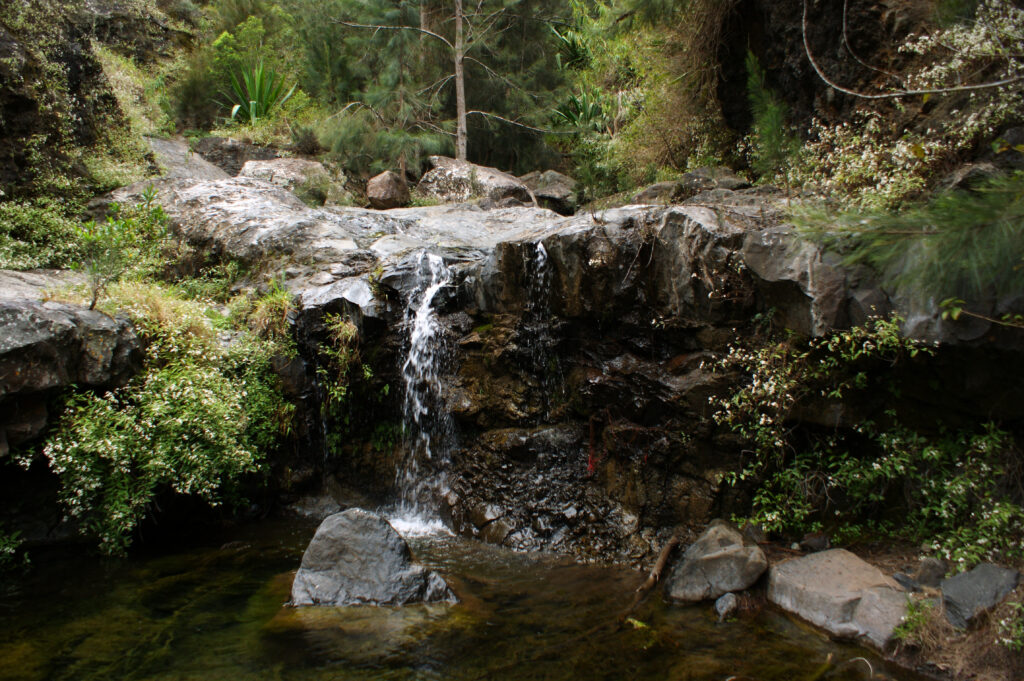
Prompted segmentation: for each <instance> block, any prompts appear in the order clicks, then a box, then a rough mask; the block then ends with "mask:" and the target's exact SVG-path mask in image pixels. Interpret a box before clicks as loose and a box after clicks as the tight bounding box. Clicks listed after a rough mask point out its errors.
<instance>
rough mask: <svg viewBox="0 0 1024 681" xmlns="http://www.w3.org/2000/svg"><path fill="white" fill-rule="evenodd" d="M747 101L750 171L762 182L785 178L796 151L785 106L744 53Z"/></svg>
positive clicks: (756, 64) (753, 60)
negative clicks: (751, 121) (750, 118)
mask: <svg viewBox="0 0 1024 681" xmlns="http://www.w3.org/2000/svg"><path fill="white" fill-rule="evenodd" d="M747 98H748V99H749V100H750V109H751V112H752V113H753V115H754V124H753V130H752V132H751V135H750V142H751V143H750V157H751V158H750V165H751V167H753V169H754V170H755V171H756V172H757V173H758V174H759V175H761V176H762V177H764V178H769V179H770V178H773V177H776V176H777V175H779V174H782V175H785V176H787V178H788V168H789V165H790V159H791V158H792V156H793V155H794V154H795V153H796V151H797V149H798V148H799V140H797V139H796V137H795V136H794V135H792V134H791V133H790V132H789V130H788V129H787V125H786V105H785V104H784V103H783V102H782V99H780V98H779V96H778V95H777V94H776V93H775V92H773V91H772V90H770V89H768V86H767V84H766V82H765V73H764V69H762V68H761V64H760V63H759V62H758V61H757V57H755V56H754V53H753V52H751V51H750V50H747ZM788 183H789V182H788V179H787V180H786V184H788Z"/></svg>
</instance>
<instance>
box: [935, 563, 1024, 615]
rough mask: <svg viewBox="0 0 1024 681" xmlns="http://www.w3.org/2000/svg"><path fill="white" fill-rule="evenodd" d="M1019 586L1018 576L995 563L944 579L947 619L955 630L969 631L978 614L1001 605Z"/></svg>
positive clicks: (983, 564)
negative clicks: (969, 626)
mask: <svg viewBox="0 0 1024 681" xmlns="http://www.w3.org/2000/svg"><path fill="white" fill-rule="evenodd" d="M1019 583H1020V573H1019V572H1017V571H1016V570H1013V569H1011V568H1004V567H999V566H998V565H993V564H992V563H982V564H981V565H979V566H977V567H976V568H974V569H973V570H971V571H970V572H962V573H960V574H958V575H955V576H953V577H950V578H949V579H944V580H942V585H941V589H942V605H943V607H944V609H945V611H946V619H948V620H949V623H950V624H952V625H953V626H954V627H957V628H958V629H966V628H967V625H968V624H970V622H971V621H972V620H973V619H974V618H975V617H977V616H978V615H979V614H981V613H983V612H985V611H987V610H989V609H990V608H994V607H995V606H997V605H999V604H1000V603H1002V602H1003V599H1004V598H1006V597H1007V596H1008V595H1009V594H1010V592H1011V591H1013V590H1014V589H1016V588H1017V584H1019Z"/></svg>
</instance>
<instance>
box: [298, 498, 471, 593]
mask: <svg viewBox="0 0 1024 681" xmlns="http://www.w3.org/2000/svg"><path fill="white" fill-rule="evenodd" d="M455 600H456V599H455V595H454V594H453V593H452V591H451V589H449V588H448V585H447V584H446V583H445V581H444V579H443V578H442V577H441V576H440V575H439V574H437V573H436V572H433V571H430V570H427V569H425V568H423V567H421V566H418V565H414V564H413V562H412V554H411V553H410V551H409V546H408V545H407V544H406V543H405V540H404V539H402V537H400V536H399V534H398V533H397V532H395V530H394V528H392V527H391V525H390V524H389V523H388V521H387V520H385V519H384V518H382V517H380V516H379V515H376V514H374V513H370V512H368V511H364V510H362V509H359V508H351V509H349V510H347V511H343V512H341V513H336V514H334V515H332V516H329V517H328V518H326V519H325V520H324V521H323V522H322V523H321V524H320V527H319V528H317V531H316V534H315V535H314V536H313V540H312V541H311V542H310V543H309V546H308V547H307V548H306V552H305V553H304V554H303V556H302V565H301V566H300V567H299V571H298V572H297V573H296V575H295V581H294V582H293V583H292V604H293V605H334V606H340V605H406V604H408V603H433V602H438V601H446V602H454V601H455Z"/></svg>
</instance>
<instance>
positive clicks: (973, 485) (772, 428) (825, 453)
mask: <svg viewBox="0 0 1024 681" xmlns="http://www.w3.org/2000/svg"><path fill="white" fill-rule="evenodd" d="M922 352H925V353H927V352H929V349H928V348H927V347H925V346H922V345H921V344H919V343H918V342H915V341H912V340H909V339H906V338H904V337H902V336H901V335H900V333H899V320H898V319H895V318H893V319H877V320H874V321H872V322H870V323H869V324H867V325H866V326H864V327H857V328H854V329H850V330H848V331H842V332H837V333H835V334H833V335H831V336H828V337H824V338H820V339H812V340H809V341H801V340H799V339H795V338H789V339H786V340H785V341H783V342H781V343H779V342H767V343H764V344H763V345H761V346H759V347H756V348H752V349H749V348H747V349H744V348H734V349H732V350H730V352H729V354H728V356H727V357H726V358H725V359H724V361H723V363H722V364H723V368H726V369H731V370H739V371H741V372H743V373H745V374H746V375H747V377H748V380H747V382H746V383H745V384H744V385H743V386H742V387H741V388H740V389H738V390H737V391H735V392H734V393H733V394H731V395H729V396H726V397H725V398H721V399H718V400H717V401H715V406H716V407H717V411H716V412H715V414H714V418H715V420H716V421H717V422H718V423H719V424H723V425H727V426H728V427H729V428H730V429H731V430H732V431H733V432H735V433H737V434H739V435H740V436H742V437H743V438H744V439H745V440H746V441H747V442H748V443H749V450H748V453H749V461H748V464H747V465H746V466H745V468H744V469H743V470H741V471H739V472H737V473H734V474H733V475H732V476H730V477H728V478H727V482H730V483H732V484H738V483H740V482H741V481H749V483H752V484H753V497H752V513H751V519H752V520H754V521H755V522H759V523H762V524H763V526H764V527H765V529H766V530H768V531H778V532H785V533H792V534H797V535H799V534H800V533H803V532H807V531H816V530H821V529H828V530H829V531H831V532H832V533H833V534H834V535H836V536H837V537H838V538H840V539H842V538H849V537H853V536H858V535H861V534H864V533H869V532H870V533H878V532H881V533H885V534H893V535H903V536H907V537H910V538H913V539H915V540H920V539H928V540H930V541H931V542H932V548H933V549H934V551H935V552H936V553H937V554H939V555H942V556H943V557H945V558H946V559H948V560H950V561H952V562H953V563H954V564H955V565H956V566H957V568H959V569H966V568H969V567H971V566H972V565H974V564H976V563H978V562H980V561H982V560H991V559H997V558H1014V557H1021V556H1024V509H1022V508H1021V505H1020V499H1019V497H1015V496H1014V489H1016V488H1017V486H1019V484H1020V481H1019V480H1018V481H1016V483H1014V481H1013V480H1012V478H1013V474H1012V471H1013V465H1012V464H1013V461H1015V460H1016V459H1017V458H1018V457H1019V456H1020V453H1019V451H1018V450H1017V449H1016V446H1015V444H1014V442H1013V439H1012V438H1011V437H1010V436H1009V435H1008V434H1007V433H1006V432H1004V431H1001V430H1000V429H998V428H997V427H996V426H995V425H992V424H989V425H986V426H984V427H983V428H982V429H980V430H978V431H977V432H964V433H956V434H950V433H943V432H941V431H940V432H939V433H938V434H937V435H932V436H925V435H922V434H920V433H917V432H915V431H913V430H911V429H908V428H906V427H904V426H902V425H900V423H899V421H898V418H897V416H896V414H895V413H894V412H891V411H890V412H886V414H885V418H884V421H885V425H884V426H879V425H876V424H873V423H871V422H868V421H864V422H861V423H860V424H859V425H857V426H856V427H855V428H853V429H848V430H842V429H832V430H829V431H819V430H814V429H811V428H799V427H798V423H797V419H796V414H797V412H798V409H800V408H802V407H807V406H810V405H811V403H812V402H824V403H833V404H834V403H837V402H840V401H842V400H844V399H849V398H851V397H858V398H866V397H870V398H873V399H877V398H879V396H882V395H890V396H891V393H892V391H893V386H892V385H891V384H890V380H891V368H892V366H893V365H895V364H898V363H900V362H902V361H905V360H907V359H909V358H910V357H912V356H915V355H918V354H920V353H922ZM1015 485H1016V486H1015Z"/></svg>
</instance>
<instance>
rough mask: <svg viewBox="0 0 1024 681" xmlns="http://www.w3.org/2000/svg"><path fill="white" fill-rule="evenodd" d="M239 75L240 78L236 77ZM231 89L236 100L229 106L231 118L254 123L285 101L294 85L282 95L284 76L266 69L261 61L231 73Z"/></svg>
mask: <svg viewBox="0 0 1024 681" xmlns="http://www.w3.org/2000/svg"><path fill="white" fill-rule="evenodd" d="M239 75H241V80H240V79H239V78H238V76H239ZM231 89H232V92H233V94H234V97H235V101H236V102H237V104H235V105H234V106H233V107H232V108H231V118H232V119H235V118H239V119H241V120H242V121H243V122H245V123H249V124H250V125H255V124H256V123H257V122H258V121H259V120H260V119H262V118H266V117H267V116H268V115H269V114H270V112H271V111H272V110H273V109H274V108H276V107H279V106H281V105H283V104H284V103H285V102H287V101H288V99H289V98H290V97H291V96H292V93H293V92H295V86H294V85H292V87H291V89H290V90H288V92H287V93H285V94H284V95H282V94H281V93H282V92H283V91H284V78H283V77H281V76H278V74H277V73H275V72H274V71H271V70H269V69H266V68H265V67H264V65H263V62H262V61H260V62H257V63H256V64H255V65H254V66H253V67H252V68H251V69H248V70H244V71H242V72H241V73H240V74H235V73H232V74H231Z"/></svg>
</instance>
